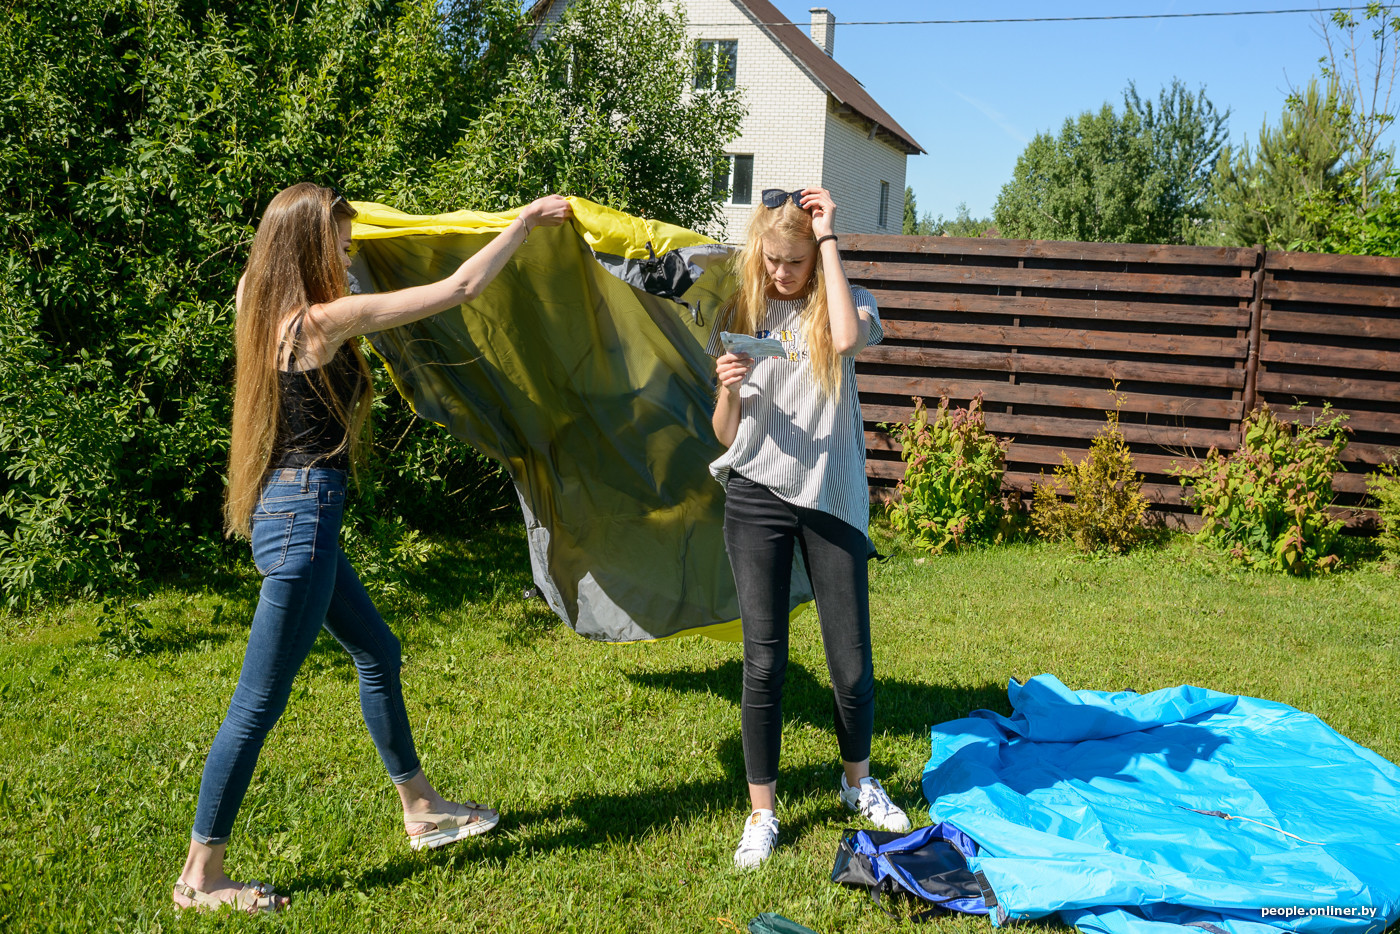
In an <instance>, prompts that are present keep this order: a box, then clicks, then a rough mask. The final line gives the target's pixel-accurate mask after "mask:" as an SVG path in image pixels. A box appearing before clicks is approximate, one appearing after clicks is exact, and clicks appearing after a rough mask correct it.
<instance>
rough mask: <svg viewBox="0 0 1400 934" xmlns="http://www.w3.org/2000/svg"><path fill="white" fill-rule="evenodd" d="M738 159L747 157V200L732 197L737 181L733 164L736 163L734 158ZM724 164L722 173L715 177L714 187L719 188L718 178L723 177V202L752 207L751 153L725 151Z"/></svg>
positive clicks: (741, 206) (735, 205) (735, 190)
mask: <svg viewBox="0 0 1400 934" xmlns="http://www.w3.org/2000/svg"><path fill="white" fill-rule="evenodd" d="M738 159H747V160H748V166H749V190H748V200H747V201H739V200H737V199H736V198H735V197H734V196H735V194H736V192H737V189H736V185H737V183H738V179H737V178H736V174H737V173H736V172H735V169H734V167H735V165H736V160H738ZM724 164H725V168H724V174H723V175H722V176H716V177H715V188H716V189H717V190H718V189H720V187H721V186H720V180H721V178H722V179H723V191H724V203H725V204H727V205H732V206H734V207H740V208H748V207H753V154H752V153H746V152H740V153H728V152H727V153H725V154H724Z"/></svg>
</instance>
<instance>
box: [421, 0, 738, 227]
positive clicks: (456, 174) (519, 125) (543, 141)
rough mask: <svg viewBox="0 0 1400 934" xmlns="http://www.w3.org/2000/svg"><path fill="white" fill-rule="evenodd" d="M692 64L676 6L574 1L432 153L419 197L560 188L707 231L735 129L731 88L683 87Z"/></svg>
mask: <svg viewBox="0 0 1400 934" xmlns="http://www.w3.org/2000/svg"><path fill="white" fill-rule="evenodd" d="M695 67H696V64H695V56H694V55H692V54H691V50H690V43H689V40H688V39H687V36H686V30H685V19H684V10H683V8H678V9H676V10H671V9H668V8H667V7H666V6H663V5H662V4H661V3H660V2H657V0H644V2H639V0H575V2H574V3H572V4H571V5H570V6H569V7H568V8H567V10H566V11H565V13H564V15H563V18H562V20H561V21H560V22H559V23H557V24H556V25H555V26H554V27H553V28H552V30H551V31H550V33H549V36H548V39H547V41H546V42H545V43H544V44H543V45H542V46H541V47H540V50H539V52H538V53H537V54H536V55H534V56H531V57H522V58H520V59H518V60H517V61H516V63H515V64H514V66H513V67H512V68H511V71H510V75H509V78H508V80H507V82H506V90H505V91H504V93H502V94H501V96H500V97H499V98H497V99H496V100H495V101H493V102H492V103H491V104H490V105H489V106H488V107H487V108H486V109H485V111H484V112H483V114H482V116H481V117H480V119H478V120H477V121H476V122H475V123H474V124H473V126H472V127H471V129H470V130H469V131H468V132H467V133H466V134H465V136H464V137H463V138H462V139H461V141H460V142H459V143H458V144H457V146H456V147H455V148H454V150H453V152H452V153H451V154H450V155H449V156H448V157H447V158H445V159H443V160H442V161H441V162H439V163H438V164H437V166H436V170H435V177H434V179H433V183H432V185H431V186H430V187H429V188H428V191H429V192H430V193H431V195H430V197H435V198H442V197H444V196H449V195H450V196H453V197H456V198H457V199H459V200H461V201H465V202H468V203H472V204H476V205H478V206H480V207H481V208H482V209H487V210H490V209H504V208H506V207H508V206H510V205H513V204H517V203H520V202H522V201H526V200H529V199H530V198H533V197H536V195H537V194H538V193H541V192H547V191H567V192H570V193H573V194H578V195H583V196H585V197H588V198H590V199H592V200H594V201H599V202H602V203H604V204H607V205H609V206H611V207H615V208H618V209H619V210H624V211H628V212H630V213H634V214H640V215H642V216H646V217H653V218H657V219H659V220H665V221H670V222H672V223H677V224H681V225H683V226H687V227H692V228H697V229H711V230H716V229H717V228H718V225H719V224H720V223H721V218H722V216H723V208H722V206H721V204H720V201H719V199H718V198H717V197H716V196H715V193H714V187H713V179H714V176H715V170H716V166H717V165H718V158H719V156H720V154H721V152H722V150H723V147H724V145H725V144H726V143H727V142H728V141H729V140H732V139H734V138H735V137H736V136H737V135H738V132H739V124H740V121H741V120H742V119H743V115H744V109H743V105H742V91H740V90H738V89H724V88H712V89H708V90H696V89H694V88H693V85H694V83H695V82H694V74H695V72H694V69H695ZM503 139H509V140H517V139H518V140H525V141H528V144H527V145H523V146H502V145H501V140H503Z"/></svg>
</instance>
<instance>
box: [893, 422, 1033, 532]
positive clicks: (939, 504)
mask: <svg viewBox="0 0 1400 934" xmlns="http://www.w3.org/2000/svg"><path fill="white" fill-rule="evenodd" d="M882 427H883V428H885V430H887V431H889V432H890V434H891V435H892V436H893V437H894V439H895V440H896V441H898V442H899V443H900V446H901V447H902V448H903V453H902V454H901V457H903V459H904V463H905V468H904V479H903V480H901V481H899V486H897V487H896V488H895V496H896V499H895V501H894V502H893V503H891V504H890V507H889V517H890V524H891V525H892V526H894V527H895V528H896V529H898V530H899V531H901V532H904V533H905V534H906V535H909V536H911V537H912V538H913V540H914V544H915V545H917V546H918V547H920V548H922V549H924V550H925V551H929V552H932V553H933V554H938V553H940V552H942V551H944V550H945V549H948V548H953V549H957V548H960V547H962V546H963V545H967V544H972V543H975V542H987V541H996V540H1000V539H1002V538H1004V537H1005V536H1006V535H1007V534H1008V532H1009V531H1010V522H1009V516H1008V513H1007V511H1006V509H1005V508H1004V507H1003V505H1002V501H1001V478H1002V475H1003V474H1004V473H1005V472H1006V449H1007V447H1009V446H1010V444H1011V441H1010V440H1009V439H1001V438H997V437H996V436H995V435H993V434H991V433H990V432H988V431H987V423H986V420H985V419H984V418H983V417H982V397H981V396H980V395H979V396H978V397H977V398H975V399H973V400H972V403H971V404H970V405H969V406H968V407H967V408H965V409H963V408H958V409H950V408H949V407H948V400H947V398H944V399H941V400H940V401H939V403H938V409H937V410H936V411H935V412H934V414H933V418H932V420H930V418H929V410H928V408H927V407H926V406H925V405H924V400H923V399H915V400H914V413H913V415H911V416H910V417H909V421H908V423H906V424H900V425H883V426H882Z"/></svg>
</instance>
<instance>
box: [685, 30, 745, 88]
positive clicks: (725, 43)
mask: <svg viewBox="0 0 1400 934" xmlns="http://www.w3.org/2000/svg"><path fill="white" fill-rule="evenodd" d="M738 63H739V41H738V40H737V39H701V40H699V41H697V42H696V43H695V86H696V87H697V88H700V89H702V90H720V91H728V90H731V89H732V88H733V87H734V82H735V79H736V78H737V77H738V73H739V69H738Z"/></svg>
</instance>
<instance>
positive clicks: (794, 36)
mask: <svg viewBox="0 0 1400 934" xmlns="http://www.w3.org/2000/svg"><path fill="white" fill-rule="evenodd" d="M733 2H734V4H735V5H736V6H739V7H743V8H745V9H747V11H748V13H749V15H750V16H752V17H753V18H754V20H755V22H756V23H757V24H758V26H759V28H760V29H763V30H765V31H767V32H768V34H769V35H771V36H772V37H773V38H774V39H776V40H777V41H778V42H779V43H780V44H781V45H782V46H783V47H784V48H786V49H787V50H788V51H789V52H791V53H792V55H793V57H794V58H796V59H797V61H798V62H799V63H800V64H801V65H802V67H803V68H805V69H806V70H807V72H808V73H809V74H810V75H811V76H812V78H813V79H814V80H815V81H816V82H817V84H819V85H821V86H822V88H824V89H825V90H826V92H827V93H828V94H830V95H831V96H832V97H834V98H836V100H837V101H838V102H839V103H841V104H844V105H845V106H847V107H849V108H850V109H851V110H853V111H854V112H856V113H858V114H860V115H861V116H862V117H865V118H866V119H867V120H870V121H871V122H873V123H874V124H875V125H876V127H877V128H879V129H883V130H885V131H886V132H888V133H889V134H890V136H892V137H894V138H895V139H896V140H897V141H898V142H899V143H901V144H902V145H903V148H905V149H908V151H909V152H910V154H914V153H921V152H925V151H926V150H925V149H924V147H922V146H920V145H919V141H918V140H916V139H914V137H912V136H910V135H909V131H908V130H906V129H904V127H902V126H900V125H899V124H898V123H897V122H895V119H894V117H891V116H890V115H889V114H888V113H886V112H885V108H883V107H881V106H880V105H879V104H877V103H875V98H873V97H871V96H870V93H869V92H868V91H866V90H865V88H864V87H862V86H861V83H860V82H859V81H857V80H856V79H855V77H854V76H853V75H852V74H851V73H850V72H849V71H847V70H846V69H844V68H842V67H841V66H840V65H839V64H837V62H836V59H834V58H832V57H831V56H830V55H827V54H826V52H825V51H823V50H822V49H820V48H818V47H817V44H816V43H815V42H813V41H812V39H811V37H810V36H808V35H807V34H806V33H805V32H803V31H802V30H801V28H799V27H798V26H797V25H796V24H794V23H793V22H792V21H791V20H789V19H788V18H787V17H786V16H784V15H783V14H782V13H781V12H779V10H778V8H777V7H775V6H773V4H771V3H769V2H768V0H733Z"/></svg>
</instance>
